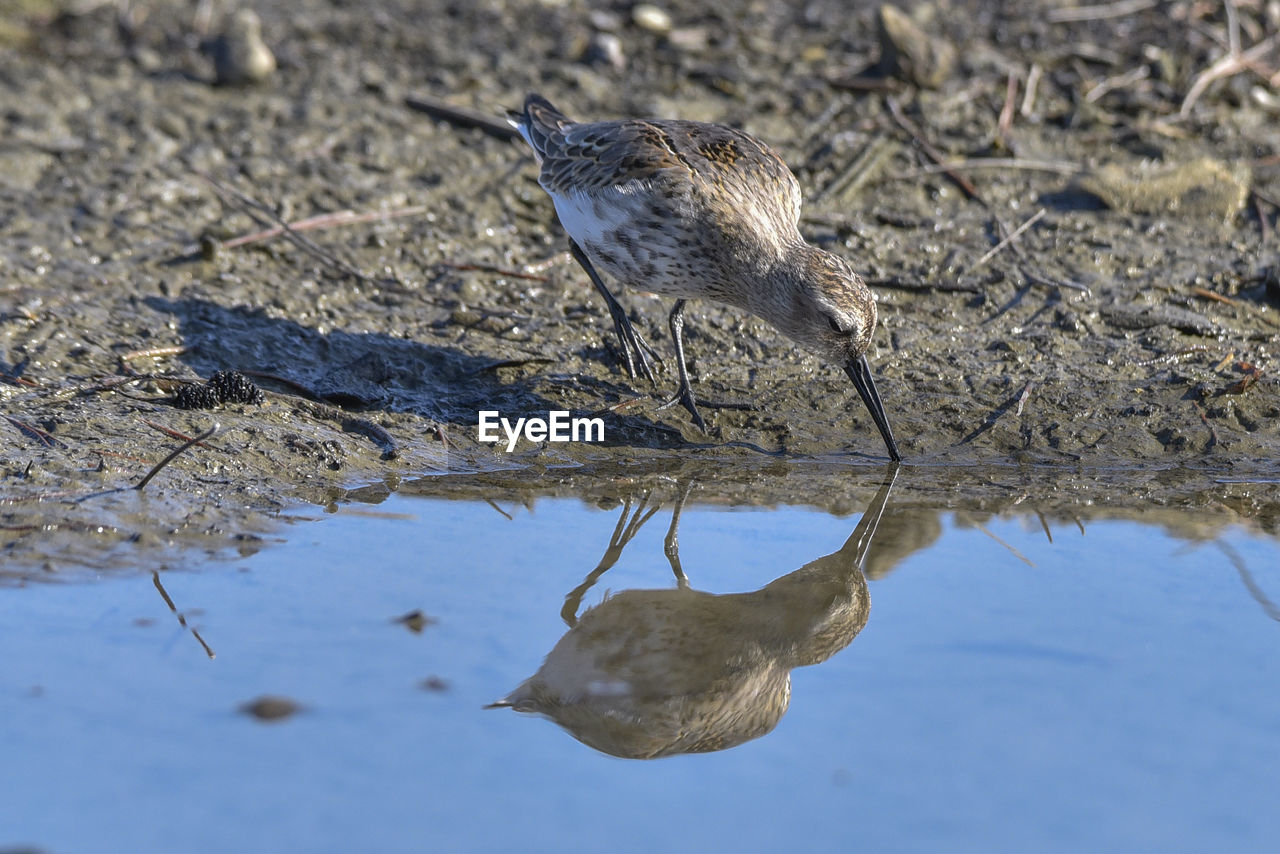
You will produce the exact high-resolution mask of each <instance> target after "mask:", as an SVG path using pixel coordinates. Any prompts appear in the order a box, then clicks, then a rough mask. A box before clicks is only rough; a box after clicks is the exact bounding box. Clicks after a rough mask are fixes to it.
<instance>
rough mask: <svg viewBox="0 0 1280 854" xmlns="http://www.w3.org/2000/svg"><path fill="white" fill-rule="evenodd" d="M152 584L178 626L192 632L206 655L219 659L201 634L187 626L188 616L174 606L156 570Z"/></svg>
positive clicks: (152, 576) (152, 575) (152, 577)
mask: <svg viewBox="0 0 1280 854" xmlns="http://www.w3.org/2000/svg"><path fill="white" fill-rule="evenodd" d="M151 582H152V583H153V584H154V585H155V586H156V590H159V591H160V598H162V599H164V604H166V605H168V606H169V610H170V611H172V612H173V615H174V616H175V617H177V618H178V625H180V626H182V627H183V628H184V629H186V630H187V631H189V632H191V634H192V635H194V636H195V639H196V640H198V641H200V646H202V647H204V654H205V655H207V656H209V657H210V658H217V657H218V656H216V655H214V653H213V649H212V648H211V647H210V646H209V645H208V644H207V643H205V642H204V638H202V637H200V633H199V632H198V631H196V630H195V629H194V628H192V627H191V626H189V625H187V617H186V615H185V614H183V613H182V612H181V611H179V610H178V607H177V606H176V605H174V604H173V600H172V599H170V598H169V591H167V590H165V589H164V585H163V584H161V583H160V573H158V572H156V571H155V570H154V569H153V570H151Z"/></svg>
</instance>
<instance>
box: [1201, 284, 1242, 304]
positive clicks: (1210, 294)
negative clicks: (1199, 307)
mask: <svg viewBox="0 0 1280 854" xmlns="http://www.w3.org/2000/svg"><path fill="white" fill-rule="evenodd" d="M1191 293H1193V294H1195V295H1196V296H1198V297H1204V298H1205V299H1211V300H1214V301H1215V302H1225V303H1226V304H1227V305H1236V301H1235V300H1233V299H1232V298H1231V297H1228V296H1223V295H1222V294H1219V293H1215V292H1214V291H1211V290H1209V289H1208V288H1200V287H1195V288H1192V289H1191Z"/></svg>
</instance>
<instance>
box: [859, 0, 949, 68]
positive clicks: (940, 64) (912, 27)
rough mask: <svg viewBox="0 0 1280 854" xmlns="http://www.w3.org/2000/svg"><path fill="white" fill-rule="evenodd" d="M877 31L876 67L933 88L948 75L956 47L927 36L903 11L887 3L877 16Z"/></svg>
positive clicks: (942, 40) (943, 40) (945, 41)
mask: <svg viewBox="0 0 1280 854" xmlns="http://www.w3.org/2000/svg"><path fill="white" fill-rule="evenodd" d="M877 20H878V21H879V24H880V26H879V32H880V67H881V70H883V71H884V73H885V74H888V75H891V76H893V77H897V78H899V79H901V80H906V81H907V82H909V83H914V84H915V85H917V86H921V87H924V88H926V89H936V88H938V87H939V86H941V85H942V84H943V82H944V81H946V79H947V78H948V77H950V76H951V70H952V68H954V67H955V64H956V49H955V48H954V47H953V46H952V45H951V43H950V42H948V41H947V40H945V39H941V38H935V37H933V36H930V35H929V34H928V33H926V32H925V31H924V30H922V29H920V27H919V26H917V25H916V23H915V22H914V21H912V20H911V18H909V17H908V16H907V15H906V13H905V12H903V11H901V10H900V9H897V8H896V7H894V6H890V5H889V4H887V3H886V4H884V5H883V6H881V7H880V14H879V15H878V16H877Z"/></svg>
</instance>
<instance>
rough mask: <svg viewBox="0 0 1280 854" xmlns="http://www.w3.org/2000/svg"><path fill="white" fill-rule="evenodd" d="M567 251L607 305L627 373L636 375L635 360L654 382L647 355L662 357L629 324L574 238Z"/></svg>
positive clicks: (650, 380) (570, 241)
mask: <svg viewBox="0 0 1280 854" xmlns="http://www.w3.org/2000/svg"><path fill="white" fill-rule="evenodd" d="M569 252H570V253H571V254H572V255H573V258H574V260H575V261H577V262H578V264H579V265H581V267H582V269H583V270H585V271H586V273H587V276H589V277H590V279H591V284H593V285H595V286H596V290H597V291H599V292H600V295H601V296H602V297H604V302H605V305H607V306H608V307H609V316H610V317H612V318H613V328H614V330H615V331H616V332H617V333H618V340H619V341H620V342H621V343H622V354H623V356H625V357H626V361H627V374H629V375H630V376H631V377H632V378H635V376H636V362H637V361H638V362H639V363H640V370H641V371H642V372H643V373H644V375H645V377H646V378H648V380H649V382H651V383H655V384H656V382H657V381H656V380H654V378H653V369H652V368H651V367H650V366H649V356H650V355H652V356H653V358H655V359H657V360H658V362H659V363H661V362H662V359H661V358H659V356H658V354H657V353H656V352H655V351H654V349H653V348H652V347H650V346H649V345H648V344H647V343H646V342H645V340H644V339H643V338H641V337H640V333H639V332H636V330H635V327H634V326H632V325H631V318H629V317H627V313H626V312H625V311H624V310H623V309H622V305H621V303H619V302H618V300H617V299H616V298H614V296H613V294H611V293H609V289H608V288H607V287H605V284H604V280H603V279H601V278H600V274H599V273H597V272H596V268H595V267H594V266H593V265H592V263H591V260H590V259H589V258H587V253H585V252H583V251H582V247H581V246H579V245H578V242H577V241H576V240H573V239H570V240H569Z"/></svg>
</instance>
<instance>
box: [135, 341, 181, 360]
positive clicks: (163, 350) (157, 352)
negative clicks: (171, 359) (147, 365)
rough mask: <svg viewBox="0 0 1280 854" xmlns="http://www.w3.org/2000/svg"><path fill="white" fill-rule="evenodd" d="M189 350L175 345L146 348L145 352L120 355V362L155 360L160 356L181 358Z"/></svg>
mask: <svg viewBox="0 0 1280 854" xmlns="http://www.w3.org/2000/svg"><path fill="white" fill-rule="evenodd" d="M188 349H189V348H188V347H187V346H186V345H183V344H175V345H173V346H171V347H148V348H147V349H145V350H130V351H129V352H128V353H121V354H120V361H122V362H127V361H129V360H130V359H144V358H145V359H155V358H159V357H160V356H181V355H182V354H183V353H185V352H187V350H188Z"/></svg>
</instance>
